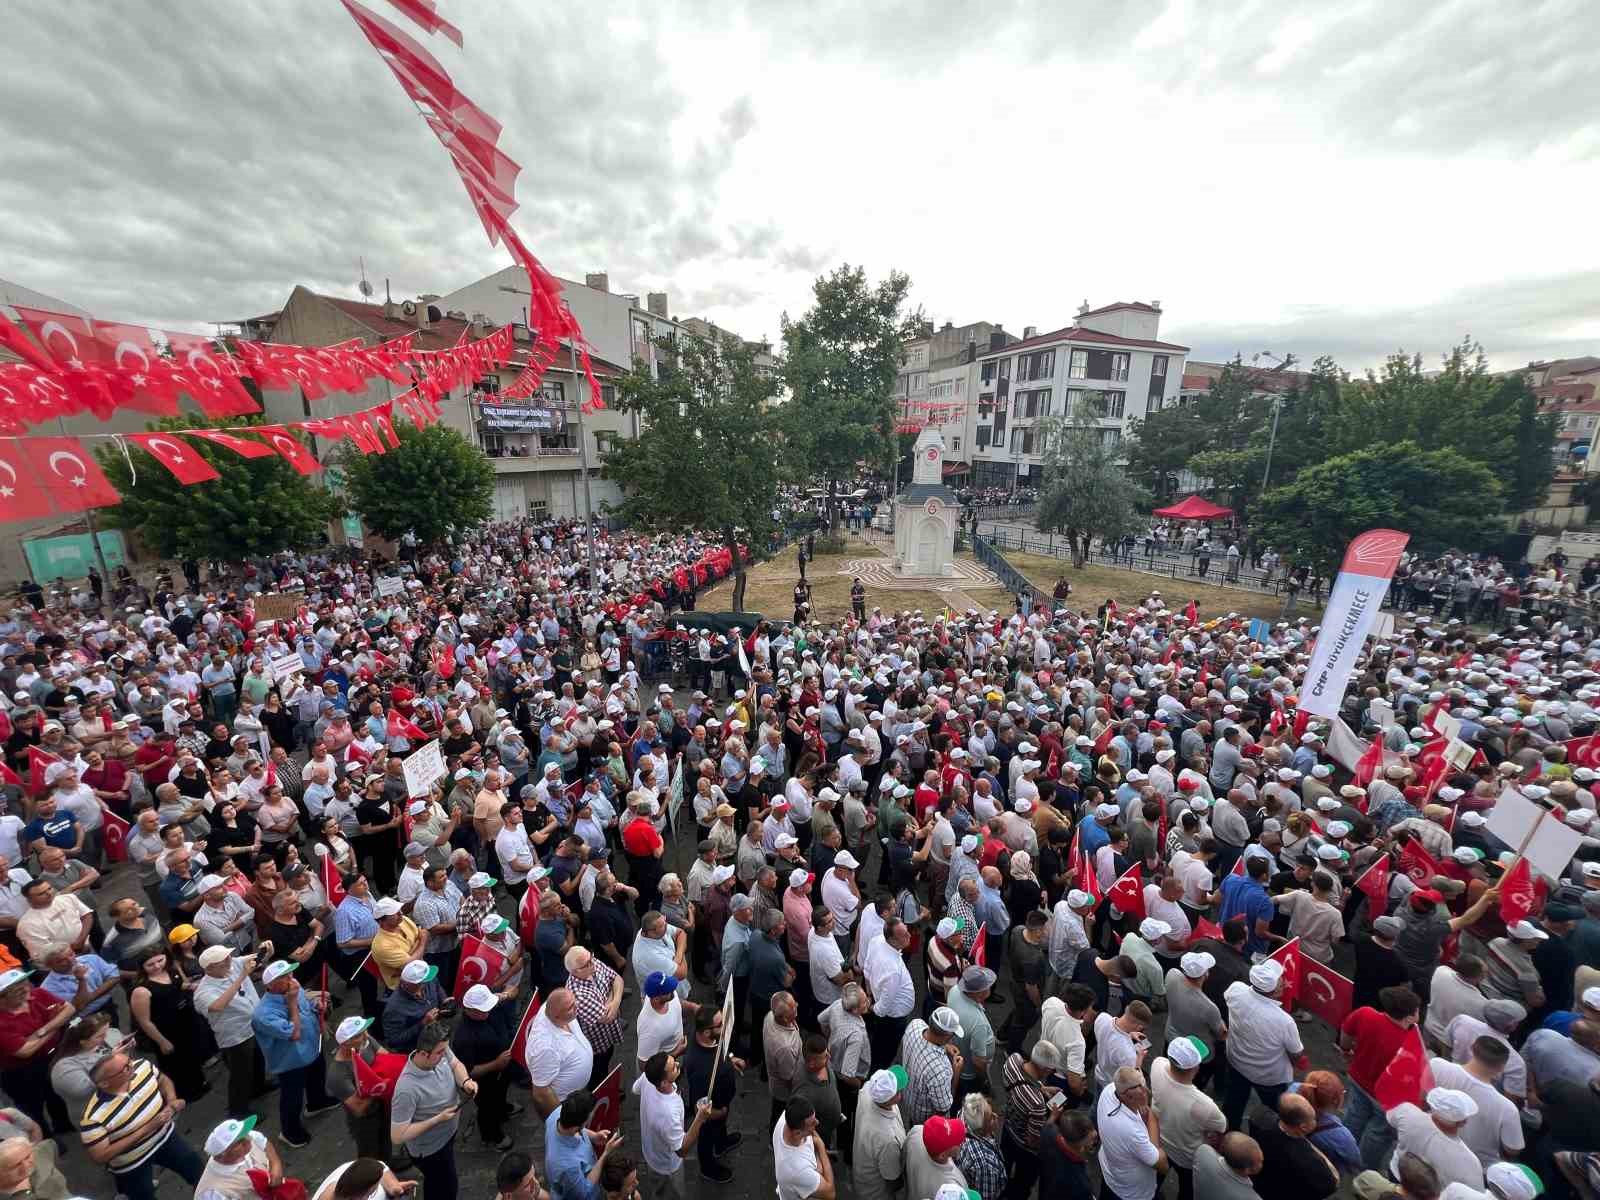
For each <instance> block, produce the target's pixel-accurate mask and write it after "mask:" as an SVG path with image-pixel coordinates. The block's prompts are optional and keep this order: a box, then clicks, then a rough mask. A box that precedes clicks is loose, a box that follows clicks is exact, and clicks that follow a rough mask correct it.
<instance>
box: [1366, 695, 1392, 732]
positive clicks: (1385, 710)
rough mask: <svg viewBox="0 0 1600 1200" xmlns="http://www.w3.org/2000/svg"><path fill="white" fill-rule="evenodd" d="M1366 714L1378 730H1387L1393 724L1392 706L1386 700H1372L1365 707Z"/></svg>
mask: <svg viewBox="0 0 1600 1200" xmlns="http://www.w3.org/2000/svg"><path fill="white" fill-rule="evenodd" d="M1367 714H1368V715H1369V716H1371V718H1372V723H1373V724H1374V725H1376V726H1377V727H1378V728H1379V729H1388V728H1389V727H1390V726H1392V725H1393V724H1394V705H1392V704H1390V703H1389V702H1388V701H1387V700H1374V701H1373V702H1372V703H1371V704H1369V705H1367Z"/></svg>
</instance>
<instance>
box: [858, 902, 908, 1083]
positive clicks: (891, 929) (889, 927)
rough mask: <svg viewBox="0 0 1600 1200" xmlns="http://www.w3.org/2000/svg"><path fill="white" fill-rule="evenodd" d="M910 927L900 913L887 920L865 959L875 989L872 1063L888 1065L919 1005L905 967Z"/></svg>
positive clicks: (871, 1020)
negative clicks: (913, 1011) (900, 916)
mask: <svg viewBox="0 0 1600 1200" xmlns="http://www.w3.org/2000/svg"><path fill="white" fill-rule="evenodd" d="M910 944H911V931H910V930H909V929H907V928H906V923H905V922H904V921H902V920H900V919H899V918H898V917H891V918H889V919H888V920H887V921H885V922H884V925H883V932H882V933H881V934H879V935H878V936H877V937H876V938H874V939H873V941H872V944H871V945H870V946H868V947H867V953H866V957H865V959H864V960H863V962H862V967H863V971H864V973H865V975H866V977H867V987H868V988H870V989H871V991H872V1009H873V1011H872V1012H871V1014H870V1015H869V1016H868V1018H867V1033H868V1035H869V1037H870V1038H871V1041H872V1065H873V1067H874V1068H876V1069H882V1068H883V1067H887V1066H888V1065H889V1064H890V1063H892V1062H893V1061H894V1058H895V1053H896V1052H897V1051H898V1050H899V1049H900V1039H901V1038H902V1037H903V1036H904V1034H905V1030H906V1025H907V1024H908V1023H909V1022H910V1020H911V1011H912V1009H913V1008H915V1007H916V1003H917V989H916V985H915V984H914V983H913V982H912V979H911V972H910V970H909V969H907V967H906V960H905V952H906V947H907V946H909V945H910Z"/></svg>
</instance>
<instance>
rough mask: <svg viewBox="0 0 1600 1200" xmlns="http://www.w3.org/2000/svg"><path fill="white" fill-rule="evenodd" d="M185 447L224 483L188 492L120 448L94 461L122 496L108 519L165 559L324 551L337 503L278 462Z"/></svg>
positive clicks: (172, 423) (181, 422)
mask: <svg viewBox="0 0 1600 1200" xmlns="http://www.w3.org/2000/svg"><path fill="white" fill-rule="evenodd" d="M264 423H265V419H264V418H263V417H261V416H260V415H257V416H254V417H228V418H226V419H225V420H220V421H208V420H206V419H205V418H204V417H198V416H194V415H188V414H185V415H181V416H174V417H164V418H162V419H161V420H160V421H157V422H155V423H153V424H151V425H149V426H147V428H148V429H150V430H151V431H156V430H162V431H170V430H178V429H214V428H218V427H225V428H229V429H232V428H237V427H239V426H243V425H261V424H264ZM181 440H182V441H183V444H184V445H185V446H187V447H188V448H189V450H188V452H189V453H192V454H194V455H195V456H196V457H198V458H203V459H205V460H206V462H208V463H210V464H211V465H212V466H213V467H215V468H216V470H217V473H218V476H219V477H218V478H216V479H212V480H208V481H207V482H205V483H196V484H191V485H188V486H185V485H184V484H181V483H179V482H178V481H177V479H175V478H174V477H173V476H172V474H171V472H169V471H168V470H167V469H166V468H165V467H163V466H162V465H161V464H160V463H158V462H157V461H156V460H155V458H154V457H153V456H151V455H150V454H148V453H146V452H145V451H143V450H141V449H139V448H138V447H137V446H135V445H134V444H133V443H132V442H129V443H128V444H127V445H128V457H126V458H124V457H123V454H122V451H121V450H120V449H118V448H117V447H115V446H107V447H105V448H103V449H101V450H99V451H97V452H96V454H95V457H96V458H98V459H99V461H100V466H101V468H102V469H103V470H104V471H105V473H106V475H107V477H108V478H109V479H110V480H111V482H112V484H113V485H115V487H116V489H117V491H119V492H121V493H122V503H121V504H119V505H117V506H116V507H115V508H108V509H106V510H105V511H104V513H103V519H104V520H105V522H106V523H107V524H108V525H112V526H114V527H115V528H118V529H127V530H131V531H133V532H134V533H137V534H138V535H139V539H140V540H141V541H142V542H144V544H145V545H146V546H148V547H149V548H150V549H151V550H153V551H155V552H156V553H157V554H159V555H160V556H161V557H163V558H175V557H180V556H181V557H193V558H199V559H204V558H220V559H227V560H229V561H233V560H236V559H239V558H247V557H253V556H256V555H267V554H276V553H277V552H278V551H280V550H300V549H306V548H309V547H312V546H317V545H321V544H323V543H324V542H325V541H326V540H327V528H328V522H329V521H332V520H333V519H334V518H335V517H338V516H340V515H341V513H342V512H343V506H342V505H341V504H340V503H339V500H338V498H337V497H336V496H334V495H333V494H332V493H330V492H329V491H328V490H327V489H326V488H323V487H320V486H318V485H317V484H316V483H315V482H314V481H313V480H312V479H310V478H308V477H306V476H304V475H301V474H300V473H299V472H298V471H296V470H295V469H294V468H293V467H291V466H290V465H289V464H288V463H287V462H285V461H284V460H283V459H281V458H279V457H278V456H277V455H272V456H271V457H264V458H241V457H239V455H237V454H235V453H234V452H233V451H232V450H227V449H224V448H222V447H221V446H218V445H216V444H214V443H212V442H208V441H206V440H204V439H203V438H185V439H181ZM130 463H131V466H132V469H131V470H130ZM136 479H137V481H136Z"/></svg>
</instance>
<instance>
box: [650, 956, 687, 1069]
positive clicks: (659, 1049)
mask: <svg viewBox="0 0 1600 1200" xmlns="http://www.w3.org/2000/svg"><path fill="white" fill-rule="evenodd" d="M685 1007H687V1008H689V1009H691V1010H698V1009H699V1007H700V1006H699V1005H698V1004H695V1003H693V1002H691V1001H684V1000H680V999H678V979H677V976H675V975H668V974H666V973H665V972H663V971H652V972H650V974H649V976H648V977H647V978H646V979H645V981H644V1003H643V1004H641V1005H640V1006H639V1016H638V1019H637V1021H636V1023H635V1030H636V1032H637V1034H638V1043H639V1049H638V1055H639V1066H640V1069H641V1070H643V1069H644V1064H645V1063H647V1062H649V1061H650V1059H651V1058H653V1057H654V1056H655V1055H657V1054H663V1053H664V1054H682V1053H683V1052H684V1051H685V1050H687V1049H688V1048H689V1039H688V1037H687V1036H686V1035H685V1034H684V1032H683V1010H684V1009H685ZM691 1015H692V1013H691Z"/></svg>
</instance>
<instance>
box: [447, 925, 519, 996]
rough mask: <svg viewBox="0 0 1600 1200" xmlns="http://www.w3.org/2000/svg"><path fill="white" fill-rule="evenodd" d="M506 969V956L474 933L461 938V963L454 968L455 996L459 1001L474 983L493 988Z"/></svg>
mask: <svg viewBox="0 0 1600 1200" xmlns="http://www.w3.org/2000/svg"><path fill="white" fill-rule="evenodd" d="M505 971H506V956H505V955H504V954H502V953H500V951H498V950H496V949H495V948H494V947H493V946H491V945H489V943H488V942H486V941H484V940H483V939H482V938H481V937H477V936H475V935H474V934H470V933H469V934H467V935H466V936H464V937H463V938H462V939H461V965H460V966H459V967H457V968H456V990H455V992H454V995H455V998H456V999H457V1000H458V1001H459V1000H460V999H461V997H463V996H465V995H466V994H467V989H468V988H469V987H471V986H472V985H473V984H475V983H482V984H486V985H487V986H488V987H489V988H491V989H492V988H493V987H494V985H495V984H496V983H498V982H499V980H500V977H501V976H502V975H504V974H505Z"/></svg>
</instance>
